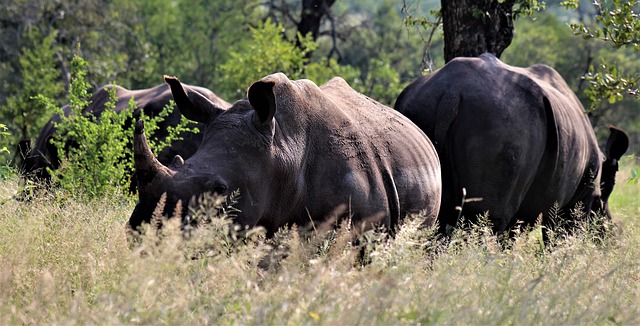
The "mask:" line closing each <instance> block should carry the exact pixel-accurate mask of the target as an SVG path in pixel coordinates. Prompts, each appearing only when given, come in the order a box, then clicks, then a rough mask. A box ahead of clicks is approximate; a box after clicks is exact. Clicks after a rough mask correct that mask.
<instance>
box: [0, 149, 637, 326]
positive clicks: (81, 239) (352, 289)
mask: <svg viewBox="0 0 640 326" xmlns="http://www.w3.org/2000/svg"><path fill="white" fill-rule="evenodd" d="M632 162H633V159H631V158H627V159H626V160H625V162H624V164H623V166H622V167H621V170H620V173H619V174H618V182H617V186H616V189H615V190H614V194H613V197H612V198H611V201H610V204H611V207H612V211H613V213H614V221H613V222H614V224H615V227H613V228H612V229H613V231H612V234H613V235H612V236H611V237H610V238H609V239H607V240H606V241H605V242H604V243H601V242H599V241H593V239H592V237H590V236H589V235H588V234H577V235H574V236H571V237H568V238H562V237H558V238H559V239H557V241H556V242H555V244H554V248H553V249H552V250H549V249H548V248H547V249H546V250H545V249H543V248H542V247H541V245H540V242H539V237H538V236H536V232H531V233H526V232H525V233H522V234H521V235H520V236H518V237H517V238H516V240H515V241H514V242H513V243H511V244H510V245H508V246H506V247H504V246H502V245H500V244H498V242H497V241H496V239H495V237H494V236H493V235H492V234H491V232H489V231H488V228H487V227H483V226H478V227H476V228H475V229H473V230H469V231H465V232H458V233H456V234H455V235H454V236H453V238H452V239H451V241H449V242H448V243H447V244H446V245H443V244H441V243H439V242H438V241H435V240H434V237H433V236H432V231H431V230H425V229H420V228H419V227H418V225H419V222H420V220H419V218H413V219H408V221H407V222H406V223H405V224H404V226H403V227H402V228H401V229H400V230H399V232H398V233H397V234H396V236H395V237H394V238H392V239H389V238H385V237H383V236H382V235H380V234H376V233H371V234H369V238H372V239H373V240H371V241H372V243H374V244H375V245H371V246H370V248H369V252H368V253H367V257H368V258H367V259H368V260H369V263H368V264H364V265H362V264H361V263H360V255H359V254H360V253H361V251H360V250H359V249H357V248H355V247H354V246H352V245H351V244H350V241H351V234H350V233H349V232H348V230H347V228H346V227H343V228H341V229H339V230H338V231H336V232H325V233H319V234H318V235H317V236H315V237H310V238H309V237H305V236H301V235H299V232H296V230H291V231H289V232H283V233H282V234H279V236H278V237H277V239H276V240H274V241H266V240H265V239H264V238H263V237H262V236H261V234H260V233H259V232H254V233H250V234H249V235H247V236H246V237H245V238H244V239H243V240H236V239H234V238H233V237H232V236H230V235H229V233H228V232H224V231H225V230H226V229H227V228H229V224H228V223H227V222H225V221H220V220H216V221H214V222H213V223H212V225H210V226H209V227H204V228H200V229H197V230H195V231H194V232H193V234H192V236H191V237H190V240H187V241H185V240H184V239H183V237H182V235H181V233H180V232H179V231H177V226H175V225H168V226H167V227H166V228H165V229H163V231H162V232H163V234H162V235H160V236H158V235H154V234H153V233H152V232H151V235H150V236H148V237H146V238H145V239H143V241H142V243H141V244H139V245H137V246H134V247H130V245H129V243H128V241H127V236H126V233H125V229H124V224H125V222H126V221H127V219H128V217H129V214H130V213H131V211H132V209H133V206H134V203H133V202H132V201H131V200H127V199H124V198H119V197H111V198H103V199H100V200H94V201H90V202H82V201H80V200H75V199H73V198H71V197H65V196H62V195H60V194H43V195H41V196H39V197H38V198H37V199H35V200H32V201H28V202H24V201H23V202H20V201H16V200H14V199H13V198H12V197H13V196H14V195H15V193H16V192H17V191H18V189H19V185H18V180H15V179H12V180H6V181H1V182H0V205H1V207H2V209H1V210H0V324H1V325H16V324H36V325H42V324H57V325H67V324H83V325H84V324H145V325H148V324H170V325H176V324H184V325H209V324H215V325H220V324H222V325H225V324H241V325H246V324H249V325H252V324H268V325H271V324H277V325H280V324H285V325H298V324H303V325H304V324H311V325H315V324H320V325H370V324H382V325H389V324H456V325H468V324H477V325H496V324H500V325H502V324H515V325H559V324H564V325H567V324H568V325H575V324H588V325H607V324H612V325H615V324H622V325H634V324H635V325H637V324H640V208H639V204H638V202H639V198H640V197H639V194H638V189H639V186H638V185H637V184H628V183H627V182H626V180H627V179H628V178H629V177H630V175H631V174H630V170H631V168H632V166H636V169H637V165H635V164H634V163H632ZM363 242H366V241H363ZM265 257H271V259H269V258H265ZM267 261H271V264H267V263H266V262H267Z"/></svg>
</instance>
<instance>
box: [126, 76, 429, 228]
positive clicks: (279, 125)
mask: <svg viewBox="0 0 640 326" xmlns="http://www.w3.org/2000/svg"><path fill="white" fill-rule="evenodd" d="M165 81H166V82H167V83H168V84H169V85H170V86H171V91H172V93H173V97H174V98H175V100H176V103H177V105H178V107H179V108H180V111H181V112H182V113H183V114H184V115H185V116H186V117H187V118H189V119H191V120H194V121H199V122H202V123H205V124H206V126H205V128H204V135H203V136H204V139H203V141H202V144H201V145H200V147H199V148H198V150H197V151H196V153H195V154H194V155H193V156H192V157H191V158H189V159H187V160H184V159H182V158H181V157H180V156H176V158H175V159H174V160H173V163H172V164H171V165H169V166H164V165H162V164H161V163H160V162H158V160H156V158H155V157H154V156H153V155H152V153H151V152H150V150H149V147H148V145H147V143H146V138H145V136H144V133H143V124H142V122H141V121H138V124H137V126H136V127H137V128H136V131H135V135H134V153H135V168H136V173H137V175H138V189H139V192H138V194H139V202H138V204H137V206H136V208H135V209H134V212H133V213H132V215H131V218H130V220H129V222H128V225H129V227H130V228H132V229H134V230H135V229H137V228H138V227H139V226H140V225H141V224H142V223H144V222H149V221H150V219H151V216H152V212H153V210H154V209H155V208H156V204H157V203H158V200H159V198H160V197H161V196H162V195H163V194H164V193H166V202H165V210H166V209H167V208H169V210H168V211H167V213H168V214H170V215H171V214H172V213H171V212H172V211H173V208H171V207H175V205H176V203H177V202H179V201H180V202H181V203H183V205H184V206H186V205H187V203H189V202H190V201H191V199H192V198H193V197H194V196H196V195H199V194H202V193H215V194H219V195H223V196H226V195H229V194H230V193H231V192H233V191H235V190H239V194H240V197H239V199H238V201H237V204H236V206H235V208H237V209H239V210H240V213H238V215H237V217H235V220H234V222H235V223H237V224H238V225H240V226H243V227H254V226H262V227H264V228H265V229H266V231H267V234H269V235H270V234H273V233H274V232H275V231H277V230H278V228H280V227H283V226H285V225H293V224H296V225H302V226H304V225H308V224H310V222H311V221H313V223H315V225H318V224H319V223H322V222H324V221H327V220H330V219H333V218H344V217H350V218H351V219H352V224H353V225H354V226H357V227H364V228H368V227H371V226H372V224H373V222H372V221H375V222H376V223H375V224H378V225H383V226H386V227H387V228H390V229H391V228H394V227H395V226H396V225H397V224H398V222H399V221H400V220H401V219H402V218H403V217H404V216H405V215H406V214H409V213H423V214H424V218H425V223H426V224H431V223H433V222H434V221H435V218H436V215H437V212H438V209H439V207H440V191H441V183H440V164H439V161H438V157H437V154H436V152H435V149H434V148H433V145H432V144H431V142H430V141H429V139H428V138H427V137H426V135H425V134H424V133H423V132H422V131H421V130H420V129H419V128H418V127H416V126H415V125H414V124H413V123H412V122H411V121H409V120H408V119H406V118H405V117H404V116H402V115H401V114H399V113H397V112H396V111H394V110H392V109H391V108H388V107H386V106H384V105H382V104H380V103H378V102H376V101H374V100H372V99H370V98H368V97H366V96H364V95H362V94H360V93H357V92H356V91H355V90H353V89H352V88H351V87H349V85H348V84H347V83H346V82H345V81H344V80H343V79H342V78H339V77H336V78H333V79H331V80H330V81H329V82H327V83H326V84H324V85H322V86H320V87H318V86H317V85H316V84H314V83H313V82H311V81H309V80H289V78H288V77H287V76H286V75H284V74H282V73H276V74H273V75H269V76H266V77H264V78H263V79H261V80H259V81H257V82H255V83H253V84H252V85H251V86H250V87H249V89H248V92H247V96H246V99H244V100H240V101H238V102H236V103H235V104H233V106H232V107H231V108H229V109H225V108H223V107H221V106H219V105H217V104H216V103H213V102H211V101H209V100H208V99H207V98H205V97H203V96H201V95H200V94H198V93H196V92H193V91H191V90H190V89H188V88H184V87H183V86H182V85H181V83H180V82H179V80H178V79H177V78H174V77H167V76H165ZM341 206H342V207H344V209H343V210H340V209H339V208H340V207H341ZM186 211H187V209H183V212H186ZM335 215H338V216H335Z"/></svg>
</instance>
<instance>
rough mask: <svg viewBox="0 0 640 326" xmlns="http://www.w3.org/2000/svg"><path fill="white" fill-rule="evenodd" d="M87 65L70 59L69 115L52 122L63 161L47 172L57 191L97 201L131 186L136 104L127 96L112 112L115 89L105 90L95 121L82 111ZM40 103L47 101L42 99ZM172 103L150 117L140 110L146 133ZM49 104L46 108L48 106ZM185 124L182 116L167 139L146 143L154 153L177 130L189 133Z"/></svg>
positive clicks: (85, 101)
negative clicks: (106, 94) (105, 97)
mask: <svg viewBox="0 0 640 326" xmlns="http://www.w3.org/2000/svg"><path fill="white" fill-rule="evenodd" d="M87 65H88V64H87V62H86V61H85V60H84V59H82V58H81V57H79V56H76V57H74V59H73V60H72V74H73V76H72V81H71V87H70V92H69V96H68V101H69V108H70V110H71V112H70V113H69V114H66V115H65V114H64V112H62V110H61V109H59V108H58V113H59V114H60V116H61V117H62V118H61V122H59V123H56V128H57V132H56V134H55V135H54V138H53V140H52V143H53V144H54V145H55V146H56V148H57V150H58V157H60V158H61V160H62V162H61V164H60V167H59V168H58V169H57V170H50V171H49V172H50V174H51V175H52V181H53V182H54V183H55V184H57V185H59V186H60V187H61V188H62V189H64V190H66V191H68V192H70V193H72V194H77V195H86V196H88V197H98V196H103V195H104V194H107V193H110V192H114V191H117V190H118V189H127V188H128V187H127V185H128V184H129V183H130V182H131V175H132V173H133V171H134V165H133V147H132V145H131V140H132V137H133V124H132V123H131V121H132V120H133V119H134V117H133V115H134V111H135V110H136V103H135V100H134V99H133V98H132V99H131V100H130V102H129V106H128V107H127V108H126V109H125V110H123V111H121V112H119V113H118V112H116V111H115V107H116V102H117V97H116V94H115V89H110V90H109V93H110V98H109V100H108V101H107V103H106V104H105V110H104V112H102V114H101V115H100V116H99V117H96V116H95V115H92V114H87V113H86V112H84V109H85V108H86V107H87V106H88V105H89V104H90V102H89V90H90V86H89V84H88V83H87V82H86V79H85V78H86V73H87V72H86V68H87ZM40 99H41V100H42V101H44V102H45V103H46V102H47V100H46V99H44V98H43V97H40ZM171 104H172V103H171ZM171 104H170V105H169V106H167V107H165V108H164V109H163V111H162V112H161V113H160V114H159V115H158V116H155V117H147V116H144V115H143V114H142V112H140V113H141V118H142V119H143V120H144V121H145V126H147V128H146V129H147V132H153V131H154V130H157V129H158V128H159V123H160V122H161V121H162V120H164V118H165V117H166V116H167V115H168V114H169V111H170V110H172V105H171ZM48 105H51V104H50V102H49V104H48ZM187 124H188V121H187V120H186V118H184V117H183V118H182V120H181V122H180V123H179V124H178V125H177V126H175V127H170V128H169V129H168V133H169V136H168V137H167V138H166V139H164V140H163V141H154V140H153V139H150V140H149V142H150V146H151V148H152V149H153V150H154V152H156V153H157V152H159V151H160V150H162V148H164V146H166V145H168V144H170V143H171V142H172V141H174V140H179V139H180V137H179V136H178V134H179V133H180V132H184V131H188V130H190V129H189V128H188V127H187Z"/></svg>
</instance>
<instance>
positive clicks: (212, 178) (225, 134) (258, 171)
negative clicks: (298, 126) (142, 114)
mask: <svg viewBox="0 0 640 326" xmlns="http://www.w3.org/2000/svg"><path fill="white" fill-rule="evenodd" d="M165 82H167V83H168V84H169V85H170V87H171V92H172V94H173V97H174V100H175V102H176V104H177V107H178V108H179V109H180V111H181V112H182V114H183V115H184V116H185V117H187V118H188V119H190V120H192V121H197V122H202V123H204V124H206V127H205V128H204V135H203V141H202V143H201V145H200V146H199V148H198V150H197V151H196V153H195V154H194V155H193V156H192V157H190V158H189V159H188V160H186V161H185V160H184V159H183V158H182V157H181V156H179V155H176V156H175V158H174V159H173V161H172V162H171V164H169V165H168V166H165V165H163V164H162V163H160V162H159V161H158V159H157V158H156V157H155V156H154V155H153V153H152V151H151V149H150V147H149V144H148V143H147V139H146V137H145V134H144V124H143V122H142V121H141V120H139V121H137V123H136V126H135V132H134V160H135V170H136V175H137V176H138V192H139V203H138V204H137V206H136V208H135V210H134V212H133V213H132V216H131V218H130V220H129V227H131V228H132V229H136V228H137V227H138V226H140V225H141V224H142V223H144V222H150V220H151V216H152V213H153V211H154V209H155V207H156V205H157V203H158V201H159V200H160V198H161V197H162V195H163V194H166V200H165V215H169V216H171V215H172V211H173V209H174V208H175V206H176V205H177V203H178V202H181V203H182V205H183V207H186V206H187V204H189V203H193V199H194V198H195V197H196V196H198V195H200V194H204V193H213V194H217V195H221V196H228V195H229V194H230V193H231V192H233V191H235V190H238V189H239V190H240V196H239V198H238V203H237V205H238V208H240V209H241V212H240V213H239V214H238V216H237V220H236V222H237V223H239V224H240V225H242V226H254V225H255V224H256V223H257V220H258V217H260V216H262V215H263V211H264V210H265V209H266V208H267V207H268V206H269V203H268V202H267V199H268V197H269V196H268V194H269V192H270V191H272V190H275V189H274V188H273V187H274V186H273V185H276V186H277V182H275V181H274V179H276V175H275V174H274V171H273V170H274V168H273V162H272V157H271V152H270V148H271V143H272V136H273V135H272V132H273V122H272V120H273V116H274V112H275V105H274V104H273V102H274V98H273V92H272V86H273V83H269V82H264V81H260V82H256V83H254V84H253V85H252V86H251V87H250V89H249V91H248V101H247V100H242V101H238V102H237V103H236V104H234V106H233V110H227V109H226V108H225V107H222V106H220V105H218V104H217V103H214V102H212V101H210V100H209V99H208V98H207V97H205V96H203V95H202V94H200V93H198V92H195V91H193V90H191V89H190V88H188V87H183V85H182V84H181V83H180V81H179V80H178V79H177V78H174V77H168V76H165ZM186 213H187V209H183V210H182V215H183V217H184V215H186ZM250 217H251V218H250Z"/></svg>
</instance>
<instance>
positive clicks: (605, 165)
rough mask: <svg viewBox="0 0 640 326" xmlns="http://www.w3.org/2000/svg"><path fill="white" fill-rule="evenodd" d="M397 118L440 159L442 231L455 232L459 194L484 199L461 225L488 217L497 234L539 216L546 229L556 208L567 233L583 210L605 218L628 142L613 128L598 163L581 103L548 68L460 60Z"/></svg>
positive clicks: (400, 102) (420, 90) (404, 103)
mask: <svg viewBox="0 0 640 326" xmlns="http://www.w3.org/2000/svg"><path fill="white" fill-rule="evenodd" d="M395 109H396V110H398V111H399V112H401V113H403V114H404V115H405V116H407V117H408V118H409V119H410V120H411V121H413V122H414V123H416V125H418V126H419V127H420V128H421V129H422V130H423V131H424V132H425V133H426V134H427V135H428V136H429V137H430V138H431V140H432V141H433V142H434V145H435V147H436V150H437V151H438V155H439V157H440V162H441V166H442V182H443V195H442V206H441V210H440V214H439V221H440V227H441V230H442V231H445V229H446V228H447V225H449V226H453V225H456V223H457V218H458V216H459V211H457V210H456V206H461V205H462V202H463V189H466V198H479V199H480V200H479V201H472V202H467V203H465V204H464V208H463V211H464V215H465V217H467V218H468V219H471V220H473V219H474V218H475V216H477V214H482V213H484V212H487V211H488V213H489V217H490V220H491V222H492V223H493V227H494V229H495V231H504V230H507V229H510V228H511V227H512V226H514V224H515V223H516V222H517V221H518V220H521V221H523V222H524V223H526V224H531V223H535V221H536V220H537V218H538V216H539V214H541V213H543V214H544V215H543V221H542V222H543V224H544V225H546V226H550V225H551V224H552V219H550V218H549V216H550V214H547V213H549V212H550V210H551V209H552V208H553V207H554V205H556V204H555V203H557V205H558V206H559V207H560V208H561V210H560V213H561V215H562V218H563V220H564V221H563V223H565V224H567V225H571V224H572V223H571V219H572V216H575V215H576V214H570V210H571V209H573V208H575V207H576V205H577V204H578V203H579V202H581V203H582V205H583V209H582V212H583V213H584V214H583V216H588V215H586V214H592V213H594V212H599V211H603V212H605V213H606V212H608V208H607V199H608V197H609V195H610V194H611V191H612V190H613V182H614V179H615V172H616V170H617V161H618V159H619V158H620V157H621V156H622V154H624V152H625V151H626V149H627V146H628V138H627V136H626V134H625V133H624V132H622V131H620V130H617V129H612V130H613V132H612V134H611V137H610V138H609V142H608V144H607V148H606V151H605V153H606V156H603V154H602V153H601V152H600V150H599V149H598V144H597V142H596V138H595V134H594V131H593V129H592V127H591V124H590V123H589V120H588V119H587V116H586V115H585V112H584V109H583V107H582V105H581V104H580V102H579V100H578V98H577V97H576V96H575V94H574V93H573V92H572V91H571V89H570V88H569V86H568V85H567V84H566V83H565V81H564V80H563V79H562V77H561V76H560V75H559V74H558V73H557V72H556V71H555V70H553V69H552V68H550V67H549V66H546V65H542V64H538V65H534V66H531V67H529V68H518V67H512V66H509V65H506V64H504V63H503V62H501V61H499V60H498V59H497V58H495V57H494V56H493V55H490V54H483V55H482V56H480V57H479V58H457V59H454V60H452V61H450V62H449V63H447V64H446V65H445V66H444V67H442V68H441V69H439V70H437V71H435V72H433V73H431V74H429V75H428V76H425V77H422V78H420V79H418V80H416V81H414V82H413V83H412V84H410V85H409V86H407V88H405V89H404V91H403V92H402V93H401V94H400V96H399V97H398V99H397V101H396V104H395ZM601 173H602V175H601ZM601 181H602V184H601ZM607 214H608V213H607Z"/></svg>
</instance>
